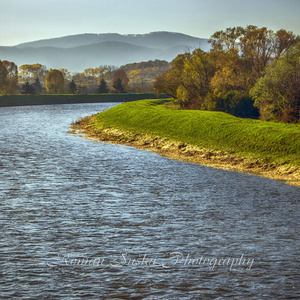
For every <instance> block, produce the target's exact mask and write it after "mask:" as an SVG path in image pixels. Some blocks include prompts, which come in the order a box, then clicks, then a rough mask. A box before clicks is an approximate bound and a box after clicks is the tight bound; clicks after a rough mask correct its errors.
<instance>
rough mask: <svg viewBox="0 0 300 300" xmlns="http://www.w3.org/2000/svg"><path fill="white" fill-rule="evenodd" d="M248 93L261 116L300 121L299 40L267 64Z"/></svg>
mask: <svg viewBox="0 0 300 300" xmlns="http://www.w3.org/2000/svg"><path fill="white" fill-rule="evenodd" d="M250 95H251V96H252V97H253V98H254V99H255V105H256V106H257V107H258V108H259V110H260V115H261V118H262V119H264V120H278V121H283V122H299V121H300V42H298V43H297V44H296V45H295V46H293V47H291V48H290V49H289V50H288V51H286V52H285V53H283V54H282V55H281V56H280V58H279V59H278V60H277V61H274V62H273V63H272V64H270V65H269V66H268V68H267V69H266V72H265V75H264V77H262V78H260V79H258V81H257V82H256V84H255V86H254V87H253V88H252V89H251V91H250Z"/></svg>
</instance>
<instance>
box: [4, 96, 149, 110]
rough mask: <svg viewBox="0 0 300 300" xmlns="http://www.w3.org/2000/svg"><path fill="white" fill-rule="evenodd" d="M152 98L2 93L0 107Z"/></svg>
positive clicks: (146, 97) (147, 97)
mask: <svg viewBox="0 0 300 300" xmlns="http://www.w3.org/2000/svg"><path fill="white" fill-rule="evenodd" d="M149 97H152V98H154V97H155V95H154V94H97V95H91V94H88V95H7V96H6V95H2V96H0V107H1V106H2V107H3V106H21V105H51V104H71V103H99V102H128V101H135V100H140V99H149Z"/></svg>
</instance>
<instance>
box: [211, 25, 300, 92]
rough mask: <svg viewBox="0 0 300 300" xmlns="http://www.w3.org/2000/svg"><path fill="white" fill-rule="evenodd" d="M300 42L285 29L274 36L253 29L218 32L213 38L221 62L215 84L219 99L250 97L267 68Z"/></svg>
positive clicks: (214, 47)
mask: <svg viewBox="0 0 300 300" xmlns="http://www.w3.org/2000/svg"><path fill="white" fill-rule="evenodd" d="M298 39H299V37H297V36H295V35H294V34H293V33H292V32H287V31H286V30H283V29H281V30H279V31H277V32H276V33H274V32H273V31H272V30H268V29H267V28H266V27H262V28H259V27H257V26H253V25H249V26H247V27H246V28H242V27H233V28H227V29H226V30H224V31H223V30H221V31H217V32H215V33H214V34H213V35H212V36H211V38H210V43H211V45H212V52H213V53H214V55H215V59H216V61H217V72H216V74H215V78H214V79H213V80H212V84H213V89H214V93H215V95H216V94H218V93H219V92H220V91H222V92H223V93H227V92H229V91H232V90H236V91H242V92H244V93H246V94H247V93H248V92H249V90H250V89H251V88H252V87H253V86H254V84H255V82H256V80H257V79H258V78H260V77H261V76H262V74H263V71H264V69H265V67H266V66H267V64H268V63H269V62H270V61H272V60H274V59H277V58H278V57H279V56H280V54H281V53H282V52H284V51H287V50H288V48H289V47H290V46H291V45H293V44H295V43H296V42H297V40H298Z"/></svg>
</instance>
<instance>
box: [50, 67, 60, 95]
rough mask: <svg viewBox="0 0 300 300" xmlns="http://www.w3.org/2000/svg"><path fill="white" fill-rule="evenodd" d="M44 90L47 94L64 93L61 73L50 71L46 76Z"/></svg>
mask: <svg viewBox="0 0 300 300" xmlns="http://www.w3.org/2000/svg"><path fill="white" fill-rule="evenodd" d="M46 89H47V93H49V94H62V93H63V91H64V76H63V74H62V72H61V71H59V70H55V69H50V71H49V72H48V74H47V76H46Z"/></svg>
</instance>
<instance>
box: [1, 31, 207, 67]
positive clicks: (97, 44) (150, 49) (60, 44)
mask: <svg viewBox="0 0 300 300" xmlns="http://www.w3.org/2000/svg"><path fill="white" fill-rule="evenodd" d="M207 41H208V40H207V39H200V38H195V37H192V36H188V35H184V34H181V33H173V32H153V33H149V34H137V35H120V34H116V33H107V34H80V35H73V36H66V37H60V38H54V39H47V40H40V41H33V42H28V43H23V44H19V45H16V46H14V47H0V59H1V60H10V61H13V62H15V63H16V64H17V65H19V66H20V65H23V64H33V63H41V64H43V65H46V66H47V67H48V68H67V69H69V70H70V71H82V70H84V69H86V68H89V67H92V68H94V67H97V66H99V65H116V66H121V65H124V64H127V63H133V62H140V61H147V60H154V59H163V60H167V61H171V60H172V59H173V58H174V57H176V56H177V55H178V54H179V53H183V52H185V51H187V50H193V49H195V48H199V47H200V48H202V49H203V50H208V49H209V44H208V42H207Z"/></svg>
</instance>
